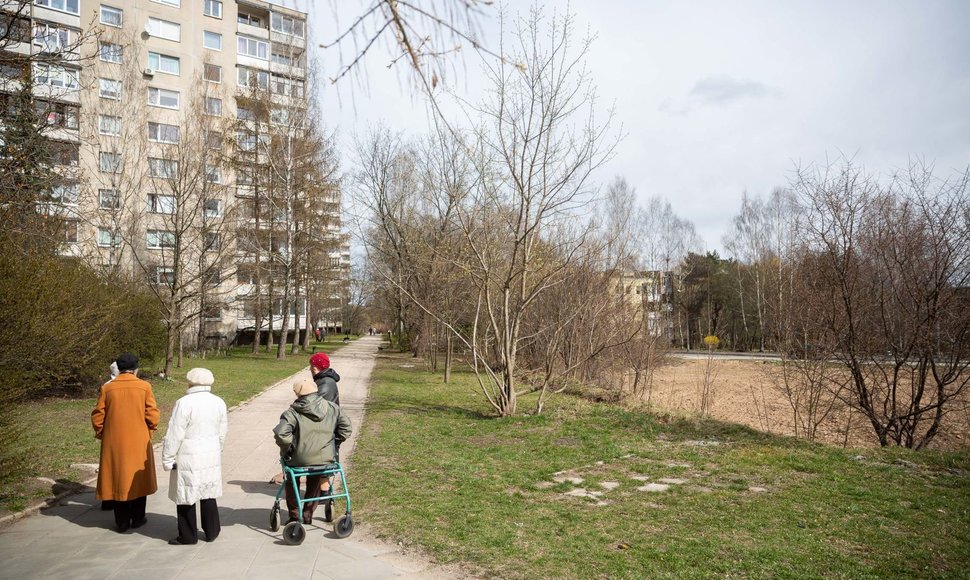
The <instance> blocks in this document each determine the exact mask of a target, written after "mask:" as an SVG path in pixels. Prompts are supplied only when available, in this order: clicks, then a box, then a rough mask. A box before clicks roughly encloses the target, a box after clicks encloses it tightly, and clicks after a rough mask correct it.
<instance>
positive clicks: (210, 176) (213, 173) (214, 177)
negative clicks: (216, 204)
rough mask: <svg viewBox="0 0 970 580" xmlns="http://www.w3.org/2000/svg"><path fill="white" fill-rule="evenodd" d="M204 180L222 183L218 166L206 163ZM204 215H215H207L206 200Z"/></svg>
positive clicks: (207, 206)
mask: <svg viewBox="0 0 970 580" xmlns="http://www.w3.org/2000/svg"><path fill="white" fill-rule="evenodd" d="M205 180H206V181H208V182H209V183H222V172H221V171H219V167H217V166H215V165H206V166H205ZM205 215H206V217H216V216H210V215H209V205H208V201H207V202H206V206H205Z"/></svg>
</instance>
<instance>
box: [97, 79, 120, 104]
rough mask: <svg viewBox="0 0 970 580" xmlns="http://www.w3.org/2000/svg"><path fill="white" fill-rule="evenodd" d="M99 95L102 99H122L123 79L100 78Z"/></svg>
mask: <svg viewBox="0 0 970 580" xmlns="http://www.w3.org/2000/svg"><path fill="white" fill-rule="evenodd" d="M98 96H99V97H101V98H102V99H112V100H115V101H117V100H120V99H121V81H116V80H114V79H98Z"/></svg>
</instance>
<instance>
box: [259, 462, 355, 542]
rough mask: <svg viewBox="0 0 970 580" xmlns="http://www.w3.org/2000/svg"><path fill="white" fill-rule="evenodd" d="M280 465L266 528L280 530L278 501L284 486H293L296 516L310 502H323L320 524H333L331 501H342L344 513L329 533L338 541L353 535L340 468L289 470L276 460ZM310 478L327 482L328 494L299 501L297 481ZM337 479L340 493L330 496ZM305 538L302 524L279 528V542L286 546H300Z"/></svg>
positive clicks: (337, 466)
mask: <svg viewBox="0 0 970 580" xmlns="http://www.w3.org/2000/svg"><path fill="white" fill-rule="evenodd" d="M280 465H282V466H283V474H284V476H285V477H284V478H283V483H282V484H281V485H280V489H279V491H277V492H276V500H275V502H274V503H273V508H272V510H271V511H270V516H269V528H270V529H271V530H273V531H274V532H277V531H279V529H280V513H281V510H280V498H282V497H283V494H284V493H285V489H286V486H287V485H292V486H293V491H294V495H295V497H296V501H297V505H298V509H297V513H300V514H302V513H303V506H304V504H308V503H311V502H324V505H323V520H324V521H325V522H327V523H329V522H333V507H334V501H335V500H338V499H344V500H346V502H347V511H346V513H344V515H342V516H340V518H339V519H337V521H336V522H334V524H333V533H334V534H335V535H336V536H337V537H338V538H346V537H347V536H349V535H350V534H352V533H353V532H354V518H353V516H352V515H351V507H350V491H349V490H348V489H347V477H346V475H345V474H344V468H343V465H341V464H340V463H339V462H338V463H330V464H328V465H311V466H307V467H290V466H289V465H287V464H286V463H285V462H284V461H283V459H282V458H280ZM310 475H322V476H324V477H326V478H327V481H329V482H330V494H329V495H322V496H320V497H307V498H305V497H302V496H301V495H300V486H299V483H298V481H299V480H298V479H297V478H300V477H306V476H310ZM337 476H339V477H340V493H334V492H335V491H336V490H335V485H334V483H335V480H336V479H337ZM305 538H306V529H305V528H304V527H303V524H302V523H301V522H300V521H299V520H296V521H292V522H290V523H288V524H286V526H284V527H283V542H284V543H285V544H287V545H290V546H298V545H300V544H302V543H303V540H304V539H305Z"/></svg>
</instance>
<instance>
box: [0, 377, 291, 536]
mask: <svg viewBox="0 0 970 580" xmlns="http://www.w3.org/2000/svg"><path fill="white" fill-rule="evenodd" d="M308 368H310V367H305V368H302V369H300V370H298V371H296V372H295V373H293V374H292V375H290V376H288V377H286V378H283V379H281V380H279V381H276V382H275V383H273V384H272V385H270V386H268V387H266V388H265V389H263V390H262V391H260V392H258V393H256V394H255V395H253V396H252V397H249V398H248V399H246V400H245V401H241V402H239V403H236V404H235V405H233V406H232V407H229V409H228V412H229V413H231V412H233V411H235V410H236V409H238V408H239V407H242V406H244V405H248V404H249V403H250V402H252V400H253V399H255V398H256V397H258V396H260V395H262V394H263V393H265V392H266V391H268V390H270V389H273V388H276V387H278V386H280V385H281V384H283V383H285V382H286V381H288V380H291V379H292V378H293V377H294V376H296V375H298V374H300V373H302V372H303V371H305V370H307V369H308ZM161 447H162V442H161V441H159V442H158V443H155V444H154V445H152V450H155V451H157V450H158V449H160V448H161ZM97 481H98V476H97V475H94V476H93V477H90V478H88V479H86V480H84V481H82V482H80V483H79V484H77V487H75V488H74V489H68V490H65V491H62V492H61V493H59V494H57V495H55V496H53V497H48V498H45V499H42V500H40V501H38V502H37V503H35V504H33V505H29V506H27V507H26V508H24V509H22V510H20V511H19V512H14V513H12V514H7V515H5V516H3V517H0V527H5V526H6V525H8V524H10V523H13V522H15V521H17V520H20V519H23V518H25V517H28V516H31V515H33V514H34V513H35V512H38V511H40V510H42V509H44V508H49V507H54V506H55V505H57V504H58V503H60V502H61V501H62V500H63V499H65V498H68V497H70V496H72V495H77V494H79V493H84V491H85V490H82V489H78V488H80V487H90V486H91V484H92V483H96V482H97Z"/></svg>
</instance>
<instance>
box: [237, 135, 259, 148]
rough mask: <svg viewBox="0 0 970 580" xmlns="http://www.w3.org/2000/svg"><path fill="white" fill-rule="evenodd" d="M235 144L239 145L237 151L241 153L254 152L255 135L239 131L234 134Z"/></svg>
mask: <svg viewBox="0 0 970 580" xmlns="http://www.w3.org/2000/svg"><path fill="white" fill-rule="evenodd" d="M236 143H237V144H238V145H239V149H240V150H242V151H255V150H256V135H254V134H252V133H250V132H248V131H239V132H238V133H237V134H236Z"/></svg>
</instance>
